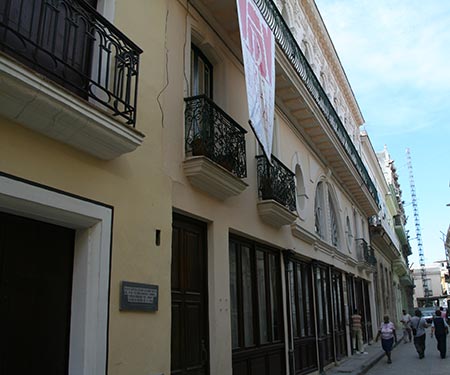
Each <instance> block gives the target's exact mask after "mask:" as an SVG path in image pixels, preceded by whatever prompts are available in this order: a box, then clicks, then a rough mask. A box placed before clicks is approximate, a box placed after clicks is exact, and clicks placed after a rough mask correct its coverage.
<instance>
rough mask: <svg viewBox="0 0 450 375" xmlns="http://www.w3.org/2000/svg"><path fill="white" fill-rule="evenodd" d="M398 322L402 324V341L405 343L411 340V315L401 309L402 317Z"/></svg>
mask: <svg viewBox="0 0 450 375" xmlns="http://www.w3.org/2000/svg"><path fill="white" fill-rule="evenodd" d="M400 322H401V323H402V324H403V342H404V343H405V344H406V343H408V342H411V341H412V334H411V315H409V314H408V313H407V312H406V310H403V315H402V319H401V320H400Z"/></svg>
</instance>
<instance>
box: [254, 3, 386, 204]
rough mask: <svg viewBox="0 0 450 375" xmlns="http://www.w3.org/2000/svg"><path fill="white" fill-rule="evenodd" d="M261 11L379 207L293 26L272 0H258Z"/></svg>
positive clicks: (359, 160)
mask: <svg viewBox="0 0 450 375" xmlns="http://www.w3.org/2000/svg"><path fill="white" fill-rule="evenodd" d="M254 1H255V3H256V5H257V6H258V8H259V9H260V11H261V13H262V15H263V17H264V19H265V20H266V22H267V23H268V25H269V27H270V28H271V29H272V31H273V33H274V35H275V40H276V41H277V43H278V45H279V46H280V48H281V49H282V50H283V52H284V53H285V55H286V57H287V58H288V59H289V61H290V62H291V64H292V66H293V67H294V69H295V70H296V71H297V73H298V74H299V76H300V77H301V79H302V81H303V83H304V84H305V86H306V87H307V89H308V91H309V93H310V94H311V96H312V97H313V98H314V100H315V102H316V103H317V105H318V106H319V108H320V109H321V110H322V112H323V114H324V116H325V118H326V119H327V120H328V122H329V124H330V125H331V127H332V128H333V130H334V132H335V134H336V135H337V137H338V138H339V140H340V142H341V144H342V146H343V147H344V149H345V150H346V151H347V154H348V155H349V157H350V159H351V160H352V162H353V165H354V166H355V167H356V169H357V170H358V172H359V174H360V176H361V178H362V179H363V181H364V183H365V185H366V186H367V189H368V190H369V192H370V194H371V196H372V197H373V199H374V200H375V202H376V203H377V204H378V205H379V198H378V194H377V189H376V187H375V185H374V183H373V181H372V179H371V178H370V176H369V174H368V172H367V169H366V167H365V166H364V163H363V162H362V160H361V157H360V156H359V154H358V151H357V150H356V148H355V145H354V144H353V142H352V140H351V138H350V137H349V135H348V133H347V131H346V130H345V127H344V125H343V124H342V122H341V120H340V118H339V116H338V114H337V113H336V110H335V109H334V107H333V105H332V104H331V102H330V100H329V99H328V96H327V94H326V93H325V91H324V90H323V88H322V85H321V84H320V82H319V80H318V79H317V77H316V75H315V74H314V72H313V70H312V68H311V66H310V65H309V63H308V61H307V60H306V58H305V56H304V55H303V52H302V50H301V49H300V47H299V46H298V44H297V42H296V40H295V38H294V37H293V35H292V33H291V31H290V30H289V27H288V26H287V25H286V23H285V21H284V19H283V16H282V15H281V14H280V12H279V10H278V9H277V7H276V5H275V3H274V2H273V1H272V0H254Z"/></svg>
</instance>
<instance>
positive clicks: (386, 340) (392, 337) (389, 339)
mask: <svg viewBox="0 0 450 375" xmlns="http://www.w3.org/2000/svg"><path fill="white" fill-rule="evenodd" d="M383 320H384V321H383V323H381V326H380V329H379V331H378V334H377V337H376V338H375V341H378V338H379V337H380V336H381V346H382V347H383V350H384V352H385V353H386V356H387V358H388V360H387V363H392V359H391V352H392V347H393V346H394V342H395V343H397V335H396V333H395V325H394V323H392V322H391V321H390V320H389V316H387V315H385V316H384V318H383Z"/></svg>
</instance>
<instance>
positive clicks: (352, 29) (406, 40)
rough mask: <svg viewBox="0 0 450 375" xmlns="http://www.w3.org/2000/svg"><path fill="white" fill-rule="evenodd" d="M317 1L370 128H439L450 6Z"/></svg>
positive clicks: (447, 82) (388, 0) (403, 0)
mask: <svg viewBox="0 0 450 375" xmlns="http://www.w3.org/2000/svg"><path fill="white" fill-rule="evenodd" d="M316 2H317V6H318V8H319V11H320V12H321V14H322V16H323V18H324V22H325V24H326V26H327V28H328V30H329V33H330V36H331V39H332V40H333V43H334V45H335V47H336V50H337V52H338V54H339V57H340V59H341V61H342V64H343V66H344V69H345V70H346V72H347V75H348V77H349V80H350V84H351V85H352V87H353V89H354V91H355V95H356V98H357V100H358V102H359V104H360V107H361V109H362V112H363V115H364V117H365V118H366V121H367V124H368V125H369V127H370V126H371V125H374V126H376V127H377V128H379V129H381V132H382V134H400V133H402V132H413V131H416V130H418V129H422V128H424V127H428V126H435V125H436V122H437V118H436V117H435V115H434V114H435V113H437V112H439V111H440V107H439V106H441V105H443V104H444V103H443V100H442V98H443V97H446V96H447V95H448V91H449V87H450V69H449V63H448V62H449V61H450V48H449V46H450V33H449V32H448V31H447V29H448V27H449V24H450V2H447V1H440V0H429V1H427V2H424V1H420V0H377V1H373V0H372V1H370V0H347V1H343V0H316ZM368 105H370V108H369V109H368V107H367V106H368ZM445 105H446V104H445ZM430 114H431V115H430Z"/></svg>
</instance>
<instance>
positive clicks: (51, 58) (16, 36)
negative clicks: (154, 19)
mask: <svg viewBox="0 0 450 375" xmlns="http://www.w3.org/2000/svg"><path fill="white" fill-rule="evenodd" d="M89 4H91V5H92V6H91V5H89ZM89 4H88V3H87V2H85V1H82V0H3V1H1V2H0V50H1V51H3V52H5V53H7V54H9V55H10V56H12V57H14V58H15V59H17V60H19V61H20V62H22V63H23V64H25V65H27V66H29V67H30V68H32V69H34V70H35V71H37V72H38V73H41V74H44V75H45V76H47V77H49V78H50V79H52V80H53V81H55V82H56V83H58V84H60V85H61V86H64V87H65V88H67V89H68V90H70V91H72V92H73V93H75V94H76V95H78V96H80V97H82V98H84V99H88V98H89V99H92V100H93V101H95V102H97V103H98V104H99V105H101V106H102V107H104V108H105V109H106V110H107V111H108V112H110V113H112V115H114V116H119V117H120V118H122V120H124V121H125V122H126V123H127V124H129V125H132V126H134V125H135V123H136V99H137V87H138V71H139V55H140V54H141V53H142V50H141V49H140V48H139V47H137V46H136V45H135V44H134V43H133V42H131V41H130V40H129V39H128V38H127V37H126V36H125V35H124V34H122V33H121V32H120V31H119V30H118V29H117V28H116V27H115V26H114V25H112V24H111V23H110V22H109V21H108V20H106V19H105V18H104V17H102V16H101V15H100V14H99V13H98V12H97V11H96V10H95V8H94V7H93V6H95V4H96V1H95V0H90V1H89Z"/></svg>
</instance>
